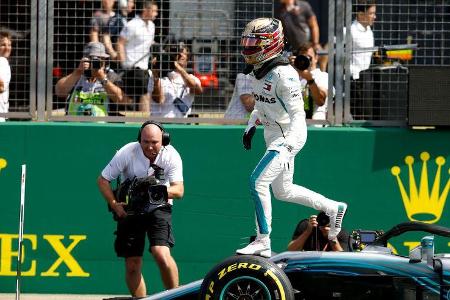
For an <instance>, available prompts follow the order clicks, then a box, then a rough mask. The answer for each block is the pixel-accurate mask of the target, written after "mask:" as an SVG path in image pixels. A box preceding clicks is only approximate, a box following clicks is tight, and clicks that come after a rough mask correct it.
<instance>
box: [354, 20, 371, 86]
mask: <svg viewBox="0 0 450 300" xmlns="http://www.w3.org/2000/svg"><path fill="white" fill-rule="evenodd" d="M350 31H351V34H352V43H353V51H355V50H356V51H357V50H358V49H360V48H371V47H373V46H374V45H375V41H374V37H373V32H372V29H370V26H367V27H364V26H363V25H361V23H359V22H358V21H356V20H355V21H353V23H352V26H351V28H350ZM371 60H372V51H366V52H359V53H358V52H357V53H353V55H352V60H351V62H350V73H351V74H352V77H353V79H359V72H361V71H364V70H367V69H368V68H369V67H370V61H371Z"/></svg>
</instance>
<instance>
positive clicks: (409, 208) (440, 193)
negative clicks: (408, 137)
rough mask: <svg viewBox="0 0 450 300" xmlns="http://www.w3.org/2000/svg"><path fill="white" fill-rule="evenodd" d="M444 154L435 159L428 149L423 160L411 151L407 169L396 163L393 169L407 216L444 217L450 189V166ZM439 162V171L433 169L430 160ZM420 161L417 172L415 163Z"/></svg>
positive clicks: (422, 219)
mask: <svg viewBox="0 0 450 300" xmlns="http://www.w3.org/2000/svg"><path fill="white" fill-rule="evenodd" d="M445 162H446V161H445V158H444V157H443V156H437V157H436V158H435V159H432V157H431V156H430V154H429V153H428V152H422V153H421V154H420V161H416V160H415V159H414V157H413V156H412V155H408V156H406V157H405V163H406V168H403V169H404V170H405V171H406V172H404V173H406V174H405V175H404V176H401V175H402V168H400V167H399V166H394V167H392V169H391V173H392V175H393V176H395V178H396V179H397V183H398V188H399V191H400V195H401V198H402V200H403V205H404V207H405V211H406V214H407V216H408V219H409V220H411V221H419V222H424V223H429V224H433V223H436V222H438V221H439V220H440V219H441V216H442V212H443V210H444V207H445V203H446V201H447V196H448V192H449V189H450V178H449V175H448V174H449V173H450V168H448V167H446V165H445ZM432 163H434V164H435V165H436V171H435V172H432V171H431V170H430V166H429V164H432ZM415 164H420V172H419V173H418V174H416V173H415V172H414V165H415Z"/></svg>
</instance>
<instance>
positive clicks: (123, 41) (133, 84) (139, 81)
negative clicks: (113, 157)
mask: <svg viewBox="0 0 450 300" xmlns="http://www.w3.org/2000/svg"><path fill="white" fill-rule="evenodd" d="M137 9H140V10H141V13H140V14H139V15H136V17H134V18H133V19H132V20H131V21H129V22H128V23H127V25H126V26H125V27H124V28H123V30H122V31H121V33H120V37H119V40H118V42H117V48H118V49H117V55H118V59H119V61H120V62H121V64H122V68H123V69H125V74H124V78H123V79H124V87H125V92H126V94H127V95H130V96H132V97H133V98H134V99H135V101H136V103H137V102H139V110H140V111H145V112H148V111H149V110H150V97H149V96H148V94H147V85H148V80H151V76H152V73H151V72H149V71H148V69H149V66H148V64H149V58H150V56H151V52H150V47H151V46H152V44H153V43H154V39H155V24H154V23H153V21H154V20H155V19H156V17H157V16H158V5H157V4H156V2H154V1H150V0H145V1H143V6H142V7H137Z"/></svg>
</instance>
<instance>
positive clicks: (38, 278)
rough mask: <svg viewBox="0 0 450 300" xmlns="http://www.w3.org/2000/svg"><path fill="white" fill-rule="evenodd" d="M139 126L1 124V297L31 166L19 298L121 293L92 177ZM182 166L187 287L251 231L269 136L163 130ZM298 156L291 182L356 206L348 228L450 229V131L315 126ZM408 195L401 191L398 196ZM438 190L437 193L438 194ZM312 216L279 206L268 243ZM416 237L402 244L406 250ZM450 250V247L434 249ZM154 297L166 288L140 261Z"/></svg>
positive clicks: (10, 283)
mask: <svg viewBox="0 0 450 300" xmlns="http://www.w3.org/2000/svg"><path fill="white" fill-rule="evenodd" d="M138 128H139V125H136V124H135V125H133V124H130V125H129V124H82V123H31V122H30V123H26V122H22V123H16V122H7V123H4V124H1V125H0V199H1V201H0V203H1V204H2V208H1V209H0V291H1V292H13V291H14V290H15V276H16V272H15V270H16V260H17V250H18V249H17V247H18V246H17V241H18V239H17V234H18V226H19V225H18V220H19V204H20V172H21V164H26V165H27V181H26V206H25V230H24V233H25V236H24V255H23V264H22V272H23V274H22V275H23V278H22V292H29V293H75V294H77V293H81V294H87V293H89V294H90V293H99V294H126V293H127V289H126V285H125V281H124V263H123V261H122V260H121V259H119V258H117V257H116V256H115V253H114V250H113V241H114V234H113V233H114V230H115V223H114V221H113V220H112V216H111V215H110V213H109V212H108V211H107V209H106V205H105V202H104V200H103V199H102V197H101V195H100V193H99V192H98V189H97V185H96V178H97V176H98V175H99V174H100V172H101V170H102V169H103V167H104V166H105V165H106V164H107V163H108V162H109V160H110V159H111V158H112V156H113V155H114V153H115V151H116V150H118V149H119V148H120V147H121V146H122V145H124V144H125V143H128V142H130V141H133V140H135V139H136V136H137V132H138ZM166 129H167V130H168V131H169V132H170V134H171V138H172V144H173V145H174V146H175V147H176V148H177V149H178V151H179V152H180V154H181V156H182V158H183V161H184V178H185V196H184V198H183V199H182V200H176V201H175V206H174V213H173V214H174V217H173V219H174V221H173V223H174V232H175V238H176V246H175V248H174V249H173V255H174V257H175V259H176V261H177V263H178V267H179V270H180V280H181V283H182V284H184V283H188V282H190V281H193V280H196V279H200V278H202V277H203V275H204V274H205V273H206V272H207V271H208V270H209V269H210V268H211V267H212V266H213V265H214V264H216V263H217V262H219V261H220V260H222V259H224V258H225V257H228V256H230V255H233V254H234V251H235V249H237V248H239V247H241V246H243V245H244V244H245V243H247V240H248V237H249V236H250V235H253V234H254V226H255V223H254V210H253V203H252V201H251V199H250V195H249V189H248V179H249V175H250V173H251V171H252V170H253V168H254V166H255V165H256V164H257V162H258V161H259V159H260V157H261V156H262V155H263V153H264V150H265V148H264V143H263V137H262V129H261V128H259V129H258V131H257V133H256V135H255V137H254V146H253V149H252V150H251V151H245V150H244V149H243V147H242V145H241V136H242V131H243V127H242V126H196V125H166ZM308 134H309V137H308V142H307V144H306V146H305V147H304V149H303V150H302V151H301V152H300V154H299V155H298V156H297V158H296V162H295V163H296V165H295V170H296V171H295V178H294V181H295V182H296V183H298V184H300V185H303V186H305V187H308V188H310V189H312V190H314V191H317V192H320V193H322V194H323V195H325V196H326V197H329V198H331V199H336V200H339V201H346V202H347V203H348V204H349V211H348V214H347V217H346V219H345V221H344V227H345V228H346V229H347V230H348V231H351V230H352V229H357V228H362V229H384V230H387V229H389V228H390V227H391V226H392V225H395V224H397V223H401V222H405V221H409V220H419V221H425V222H428V223H434V224H439V225H443V226H450V221H449V220H450V213H449V205H448V204H446V201H447V199H448V191H449V187H450V180H449V171H450V162H449V158H450V131H438V130H434V131H413V130H409V129H406V128H371V129H366V128H331V127H330V128H315V127H311V128H310V129H309V131H308ZM401 187H403V188H404V191H405V192H404V193H403V195H402V193H401ZM433 187H435V189H434V191H435V192H433ZM312 212H313V210H312V209H309V208H305V207H303V206H300V205H296V204H292V203H286V202H281V201H276V200H274V201H273V216H274V218H273V233H272V243H273V245H272V247H273V250H274V251H276V252H281V251H284V250H285V249H286V246H287V244H288V242H289V240H290V237H291V235H292V232H293V230H294V228H295V226H296V224H297V222H298V221H299V220H301V219H302V218H304V217H307V216H308V215H309V214H311V213H312ZM419 240H420V235H417V234H411V235H406V236H402V237H400V238H396V239H395V240H394V241H393V242H392V246H393V247H394V248H395V250H396V251H397V252H399V253H400V254H407V253H408V250H409V249H410V248H411V247H413V246H415V245H417V243H418V241H419ZM437 249H438V250H439V251H446V252H449V250H450V243H449V241H448V240H443V241H439V242H438V246H437ZM144 277H145V279H146V283H147V287H148V291H149V293H154V292H157V291H161V290H162V289H163V287H162V284H161V279H160V277H159V272H158V269H157V267H156V265H155V263H154V261H153V260H152V258H151V256H150V254H149V253H146V255H145V262H144Z"/></svg>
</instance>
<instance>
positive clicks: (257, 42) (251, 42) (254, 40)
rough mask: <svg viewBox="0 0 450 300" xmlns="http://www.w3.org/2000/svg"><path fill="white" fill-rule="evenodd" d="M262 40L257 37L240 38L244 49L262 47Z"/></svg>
mask: <svg viewBox="0 0 450 300" xmlns="http://www.w3.org/2000/svg"><path fill="white" fill-rule="evenodd" d="M262 42H263V40H262V39H261V38H259V37H255V36H243V37H242V38H241V46H244V47H255V46H258V47H260V46H262V45H261V44H262Z"/></svg>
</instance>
